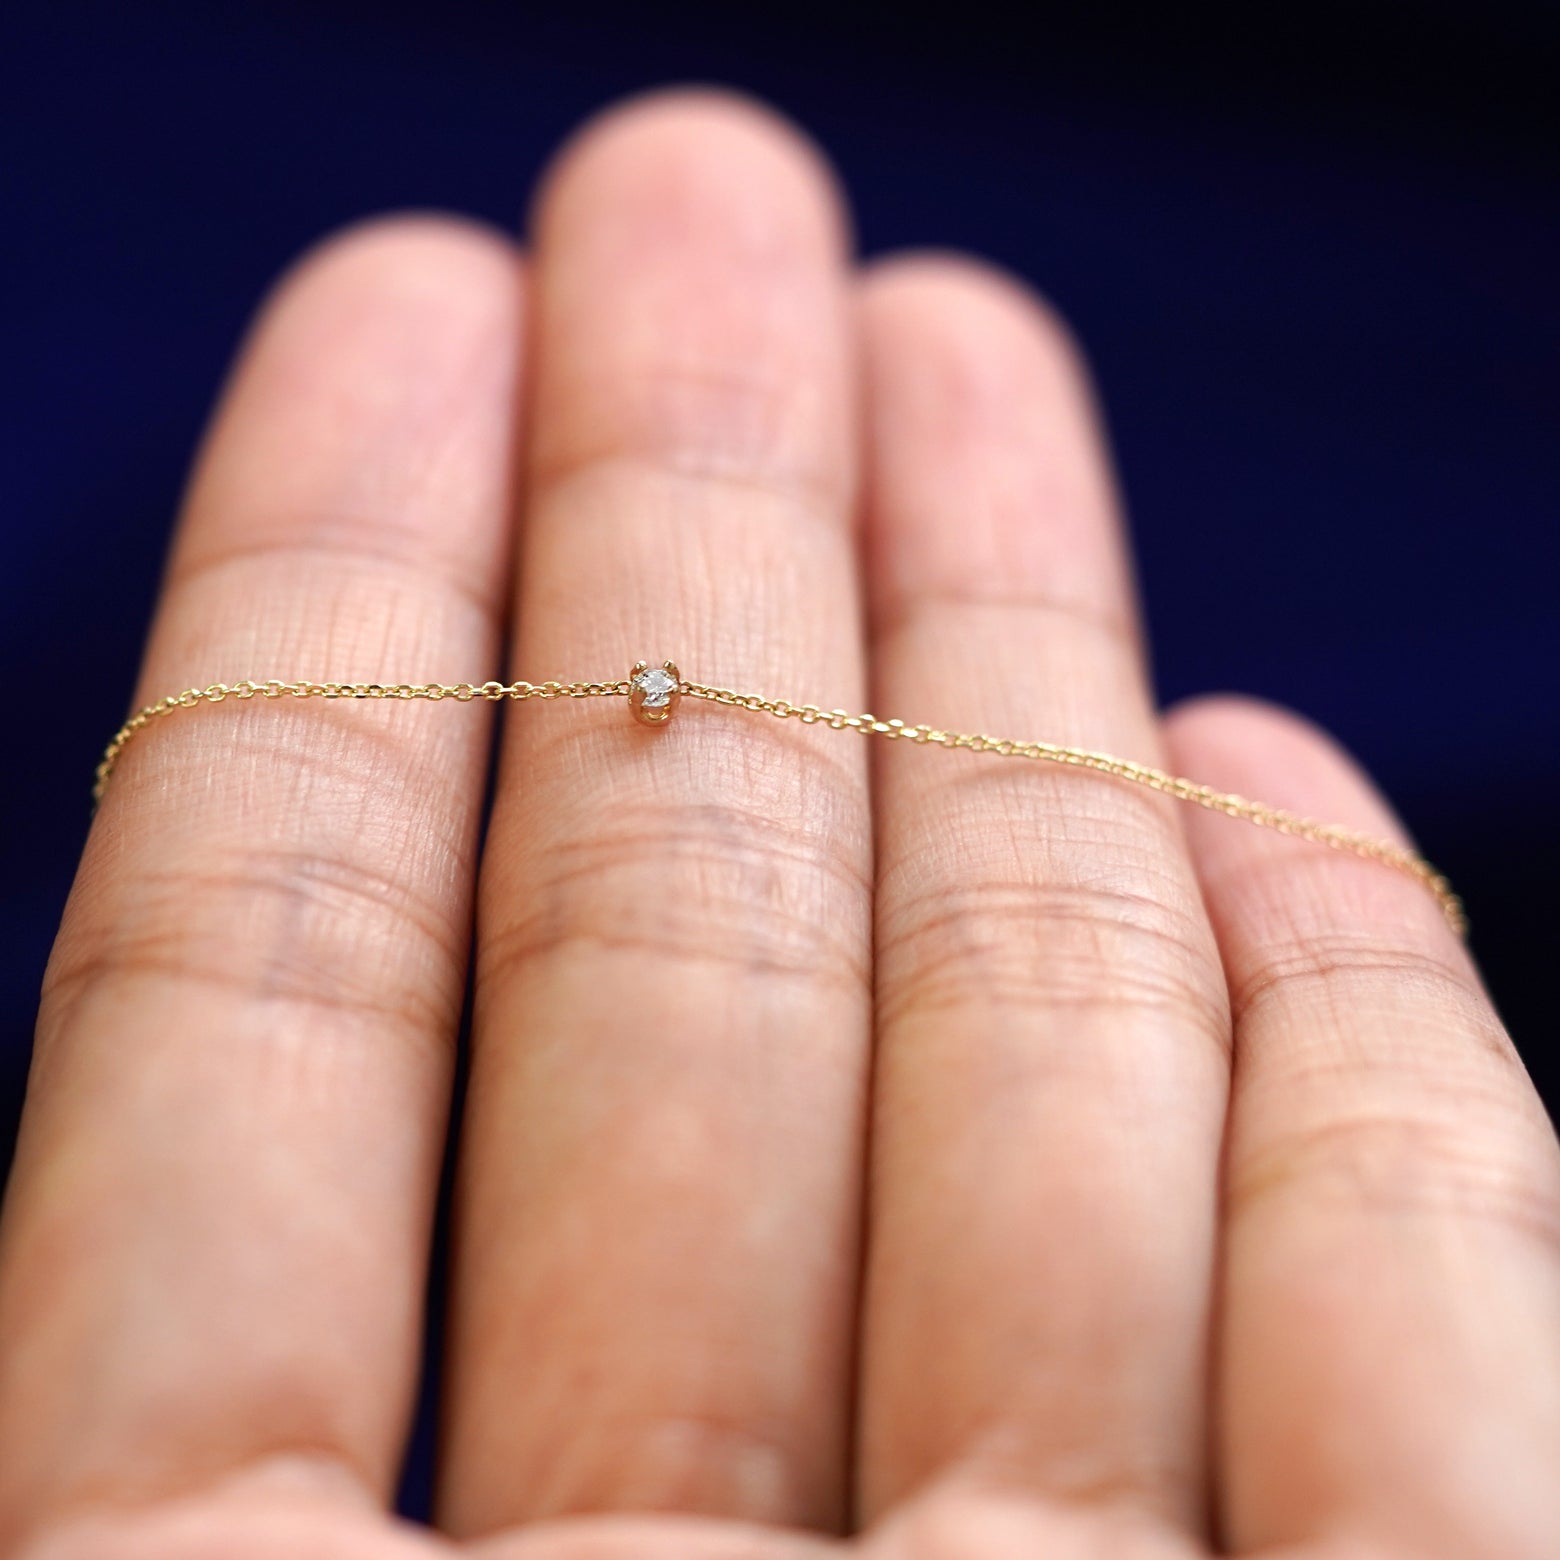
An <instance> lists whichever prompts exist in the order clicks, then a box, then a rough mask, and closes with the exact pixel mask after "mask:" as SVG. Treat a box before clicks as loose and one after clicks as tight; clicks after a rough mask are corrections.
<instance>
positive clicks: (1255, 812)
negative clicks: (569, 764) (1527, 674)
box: [92, 678, 1468, 936]
mask: <svg viewBox="0 0 1560 1560" xmlns="http://www.w3.org/2000/svg"><path fill="white" fill-rule="evenodd" d="M676 690H677V692H678V693H679V694H681V695H686V696H687V697H688V698H691V699H704V700H707V701H708V702H710V703H713V704H723V705H728V706H730V707H732V708H735V709H744V710H754V711H758V712H760V713H762V714H766V715H773V716H775V717H776V718H778V719H780V720H788V719H796V720H799V721H801V722H802V724H803V725H807V726H815V725H821V726H828V727H829V728H830V729H831V730H833V731H859V732H861V733H862V734H863V735H866V736H877V737H887V738H888V739H889V740H890V741H902V742H914V743H917V744H919V745H922V746H927V745H933V746H937V747H944V748H961V749H963V750H965V751H966V752H970V753H995V754H996V755H997V756H998V757H1000V758H1031V759H1038V760H1040V761H1041V762H1043V763H1049V764H1067V765H1070V766H1072V767H1074V768H1078V769H1092V770H1095V771H1097V772H1099V773H1100V774H1106V775H1114V776H1115V777H1116V778H1117V779H1120V780H1127V781H1130V782H1131V783H1132V784H1134V785H1141V786H1146V787H1148V789H1150V790H1153V791H1159V792H1161V793H1163V794H1164V795H1166V796H1172V797H1174V798H1175V799H1176V800H1177V801H1182V802H1191V803H1194V804H1195V805H1196V806H1198V807H1206V808H1209V809H1211V810H1212V811H1214V812H1220V813H1224V814H1226V815H1227V816H1228V817H1231V818H1241V819H1244V820H1245V821H1246V822H1247V823H1254V824H1256V825H1257V826H1258V827H1259V828H1264V829H1274V830H1277V832H1278V833H1280V834H1290V835H1294V836H1296V837H1297V838H1299V839H1304V840H1311V841H1313V842H1315V843H1316V844H1318V845H1326V846H1328V847H1329V848H1330V849H1333V850H1340V851H1347V852H1348V853H1349V854H1351V855H1355V856H1363V857H1364V858H1366V859H1367V860H1369V861H1376V862H1380V863H1381V864H1382V865H1383V866H1388V867H1392V868H1394V869H1395V870H1397V871H1399V872H1403V873H1406V874H1407V875H1408V876H1409V877H1411V878H1413V879H1415V880H1416V881H1417V882H1419V883H1421V884H1423V886H1424V887H1425V888H1427V889H1428V890H1429V891H1430V893H1431V894H1433V895H1434V896H1435V899H1436V901H1437V903H1439V905H1440V906H1441V909H1442V911H1443V912H1444V914H1445V916H1446V919H1447V921H1448V922H1449V923H1450V924H1451V926H1452V928H1453V929H1454V930H1455V931H1456V932H1457V933H1458V934H1459V935H1460V936H1466V934H1467V930H1468V918H1467V916H1466V914H1465V913H1464V911H1463V905H1462V901H1461V900H1460V899H1459V898H1458V897H1457V895H1456V894H1455V893H1454V892H1453V891H1452V886H1451V884H1450V883H1449V882H1448V881H1447V879H1446V878H1445V877H1444V876H1442V874H1441V873H1439V872H1437V871H1436V870H1435V868H1434V867H1433V866H1431V865H1430V863H1429V862H1428V861H1426V860H1425V859H1424V857H1422V856H1420V855H1419V854H1418V853H1417V852H1415V851H1412V850H1409V849H1407V848H1406V847H1405V846H1402V845H1394V844H1392V843H1391V842H1390V841H1388V840H1382V839H1377V838H1376V837H1375V836H1374V835H1370V834H1362V833H1359V832H1357V831H1356V830H1353V829H1346V828H1343V827H1342V826H1341V825H1339V824H1332V823H1320V822H1318V821H1317V820H1316V819H1314V818H1305V817H1301V816H1300V815H1299V814H1298V813H1292V812H1286V811H1285V810H1284V809H1283V808H1281V807H1268V806H1265V805H1264V804H1263V803H1261V802H1253V801H1248V800H1247V799H1246V798H1245V797H1243V796H1235V795H1233V794H1231V793H1229V792H1227V791H1216V790H1215V789H1214V788H1213V787H1212V786H1209V785H1199V784H1198V783H1197V782H1196V781H1195V780H1187V779H1184V778H1182V777H1181V776H1180V775H1172V774H1169V773H1167V772H1166V771H1165V770H1163V769H1155V768H1153V767H1152V766H1150V765H1148V764H1139V763H1136V762H1134V761H1133V760H1131V759H1127V758H1117V757H1116V756H1115V755H1114V754H1111V753H1096V752H1093V751H1091V750H1090V749H1088V748H1076V747H1062V746H1059V745H1057V744H1056V743H1052V742H1022V741H1017V740H1015V739H1013V738H1011V737H993V736H988V735H986V734H984V733H978V732H960V731H945V730H943V729H942V728H941V727H938V726H926V725H919V726H910V725H906V724H905V722H904V721H902V720H879V719H878V717H877V716H875V715H870V714H866V715H852V714H850V713H849V712H848V711H846V710H825V709H820V708H819V707H818V706H817V705H816V704H792V703H791V702H790V701H789V700H788V699H767V698H764V697H763V696H762V695H761V694H756V693H738V692H737V691H735V690H734V689H731V688H716V687H711V686H709V685H708V684H706V683H698V682H691V681H689V680H688V679H686V678H679V679H678V681H677V684H676ZM632 691H633V687H632V684H631V682H630V680H629V679H628V678H622V679H619V680H618V681H615V682H541V683H529V682H512V683H501V682H485V683H339V682H303V681H298V682H282V681H278V680H277V679H275V678H272V679H269V680H267V681H265V682H254V681H250V680H247V679H246V680H245V681H242V682H236V683H212V684H211V685H210V686H209V687H206V688H186V689H185V690H184V692H183V693H173V694H169V695H168V696H167V697H166V698H164V699H159V700H158V701H157V703H155V704H148V705H145V706H143V707H142V708H141V709H139V710H137V711H136V712H135V714H133V715H132V716H131V717H130V718H129V720H127V721H126V722H125V723H124V725H122V726H121V727H120V728H119V730H118V731H116V732H115V733H114V735H113V737H112V738H111V739H110V740H109V744H108V746H107V748H106V749H104V752H103V757H102V759H101V760H100V762H99V763H98V766H97V772H96V780H95V783H94V785H93V788H92V796H93V800H94V801H101V800H102V797H103V793H104V790H105V789H106V787H107V785H108V777H109V775H110V774H111V773H112V772H113V768H114V765H115V763H116V762H117V760H118V758H119V755H120V754H121V753H122V752H123V751H124V750H125V746H126V744H128V743H129V742H130V740H131V739H132V738H133V737H134V736H135V735H136V733H137V732H139V731H141V730H143V729H144V728H145V727H147V726H149V725H150V724H151V723H152V722H153V721H155V720H157V719H159V718H160V717H162V716H164V715H170V714H172V713H173V712H174V711H175V710H187V709H194V708H196V707H197V706H198V705H201V704H221V703H222V702H223V701H224V700H227V699H240V700H244V699H256V698H259V699H282V698H293V699H429V700H433V701H438V700H441V699H454V700H456V701H457V702H460V703H470V702H471V701H472V700H474V699H483V700H487V701H489V702H491V703H498V702H499V701H501V700H504V699H599V698H626V697H628V696H629V695H630V694H631V693H632Z"/></svg>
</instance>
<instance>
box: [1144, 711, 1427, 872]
mask: <svg viewBox="0 0 1560 1560" xmlns="http://www.w3.org/2000/svg"><path fill="white" fill-rule="evenodd" d="M1164 733H1165V743H1166V747H1167V749H1168V752H1169V755H1170V760H1171V763H1172V764H1173V766H1174V767H1175V768H1176V769H1177V770H1178V771H1179V772H1180V773H1182V774H1185V775H1187V776H1188V778H1190V779H1194V780H1197V781H1200V782H1202V783H1204V784H1208V785H1213V786H1216V787H1218V788H1219V789H1220V790H1228V791H1233V792H1235V793H1237V794H1239V795H1245V796H1252V797H1256V798H1260V799H1261V800H1262V801H1263V802H1268V803H1271V804H1272V805H1274V806H1276V807H1281V808H1283V809H1284V810H1286V811H1290V812H1296V813H1299V814H1301V815H1303V816H1308V817H1317V818H1320V819H1322V820H1323V821H1326V822H1335V823H1340V824H1343V825H1345V826H1346V827H1349V828H1354V829H1361V830H1364V831H1366V832H1369V833H1374V834H1379V835H1384V836H1386V837H1387V838H1390V839H1392V840H1395V841H1398V842H1400V843H1405V842H1406V841H1407V839H1408V834H1407V830H1406V829H1405V828H1404V826H1403V824H1402V822H1401V820H1400V819H1399V818H1398V816H1397V814H1396V813H1395V812H1394V811H1393V809H1392V807H1391V805H1390V804H1389V803H1388V801H1387V799H1386V797H1385V796H1384V795H1383V794H1382V791H1381V789H1380V788H1379V787H1378V786H1377V784H1376V783H1375V781H1374V780H1373V779H1372V778H1371V776H1370V774H1369V773H1368V771H1367V770H1366V769H1365V767H1364V765H1363V763H1362V762H1361V761H1360V760H1359V759H1358V758H1356V757H1355V756H1354V754H1352V753H1351V752H1350V751H1349V750H1348V749H1347V748H1346V747H1345V746H1344V745H1343V743H1342V742H1340V741H1339V739H1338V738H1337V737H1335V736H1334V735H1333V734H1332V733H1331V732H1329V731H1328V730H1327V729H1326V728H1325V727H1323V726H1321V725H1320V724H1318V723H1317V722H1316V721H1313V720H1311V719H1310V718H1308V717H1307V716H1305V715H1302V714H1301V713H1300V712H1299V711H1297V710H1293V709H1290V708H1289V707H1288V706H1286V705H1282V704H1278V703H1275V702H1272V701H1270V700H1266V699H1259V698H1255V697H1252V696H1250V695H1247V694H1236V693H1208V694H1199V695H1196V696H1194V697H1191V698H1187V699H1183V700H1181V701H1180V702H1178V703H1177V704H1175V705H1173V706H1172V707H1171V708H1170V709H1169V710H1167V711H1166V713H1165V716H1164Z"/></svg>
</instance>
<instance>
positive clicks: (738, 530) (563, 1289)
mask: <svg viewBox="0 0 1560 1560" xmlns="http://www.w3.org/2000/svg"><path fill="white" fill-rule="evenodd" d="M536 277H537V336H536V341H535V345H536V352H535V357H536V373H537V376H538V377H537V391H536V394H537V400H536V403H535V424H534V430H533V436H532V440H531V447H530V456H529V464H528V471H527V481H528V484H529V487H530V494H529V501H528V519H527V534H526V536H525V538H524V542H523V548H522V553H523V557H522V564H521V579H520V595H519V605H518V628H517V637H518V670H519V671H520V672H521V673H522V674H523V675H524V676H525V677H527V678H530V679H532V680H533V681H539V680H541V679H543V678H559V679H575V678H585V679H599V680H616V679H620V678H622V677H624V676H626V675H627V673H628V670H629V667H630V666H631V665H632V664H633V663H634V662H635V661H636V660H639V659H641V658H643V659H647V660H649V661H650V662H651V664H652V665H658V664H659V663H660V662H661V661H662V660H663V659H666V658H670V659H671V660H673V661H675V662H677V663H678V666H679V670H680V671H681V673H682V675H683V676H685V677H689V678H693V679H697V680H699V681H701V682H705V683H716V684H726V685H731V686H736V687H740V688H744V689H748V688H758V689H762V690H764V691H766V692H770V693H772V694H774V695H783V696H788V697H796V698H804V699H805V698H821V699H827V700H829V701H830V702H831V703H838V704H845V703H856V702H858V701H859V700H860V698H861V695H862V685H863V683H864V670H863V653H862V642H861V633H860V627H859V623H858V617H857V582H856V575H855V567H854V547H853V541H852V536H851V530H850V525H849V515H850V512H851V498H852V489H853V470H852V465H853V462H852V445H853V438H854V425H853V419H852V416H851V407H850V394H849V388H848V387H849V386H850V384H851V381H852V369H851V364H850V362H849V357H848V351H847V341H848V333H847V330H846V328H845V326H846V292H845V267H844V258H843V254H842V244H841V241H840V221H839V214H838V212H837V210H836V209H835V206H834V203H833V200H832V197H831V194H830V191H829V188H828V184H827V182H826V180H824V179H823V178H822V177H820V173H819V170H818V167H817V165H816V163H815V161H814V159H813V158H812V157H811V155H810V154H808V153H807V152H806V151H805V150H804V149H803V148H802V147H801V146H800V145H799V144H798V143H797V141H796V139H795V138H794V137H793V136H792V135H791V134H790V133H789V132H787V131H784V130H783V129H781V128H780V127H778V126H777V125H775V124H774V123H773V122H772V121H770V120H769V119H768V118H767V117H765V116H761V115H759V114H756V113H755V112H754V111H753V110H751V109H749V108H745V107H741V106H739V105H737V104H735V103H732V102H730V101H725V100H721V99H718V98H710V97H703V96H682V95H679V96H673V97H671V98H668V99H661V100H652V101H651V102H650V103H649V104H648V105H636V106H633V107H630V108H629V109H627V110H626V111H620V112H619V113H617V114H614V115H611V116H609V117H608V118H607V120H606V121H605V122H604V123H603V124H600V125H597V126H596V127H594V128H593V129H592V130H590V131H589V132H587V133H586V135H585V136H584V137H583V138H582V140H581V142H580V143H579V144H578V145H576V146H575V147H574V148H573V149H572V150H571V151H570V153H569V154H568V155H566V156H565V158H564V159H563V161H562V164H561V166H560V168H559V169H558V170H557V171H556V172H555V173H554V175H553V177H552V179H551V181H550V183H549V186H548V188H547V190H546V192H545V197H544V199H543V201H542V204H541V216H540V222H539V231H538V249H537V260H536ZM513 716H514V718H513V719H512V720H511V722H510V725H509V730H508V733H507V737H506V742H505V754H504V758H505V762H504V766H503V770H502V775H501V780H500V794H499V799H498V804H497V810H496V813H495V817H494V824H493V829H492V834H491V837H490V840H489V844H488V848H487V854H486V863H485V866H484V872H483V880H482V886H481V900H482V914H481V953H480V958H479V984H478V1003H477V1024H476V1031H475V1035H474V1042H473V1068H472V1076H471V1090H470V1100H469V1104H468V1108H467V1115H466V1125H465V1144H464V1150H463V1164H462V1171H461V1193H460V1195H461V1207H460V1214H459V1218H458V1226H457V1228H458V1241H459V1250H458V1255H457V1260H456V1272H455V1294H454V1317H455V1323H454V1332H453V1337H452V1348H453V1355H454V1360H453V1373H452V1375H453V1379H452V1383H451V1388H452V1390H451V1395H450V1401H451V1418H450V1434H449V1438H448V1448H447V1450H448V1453H449V1469H450V1472H449V1476H448V1479H447V1481H446V1518H447V1521H448V1523H449V1525H450V1526H451V1527H452V1528H453V1529H454V1530H455V1531H456V1532H459V1533H470V1532H474V1531H475V1532H480V1531H488V1530H491V1529H492V1528H494V1527H497V1526H501V1525H506V1524H509V1523H513V1522H516V1521H519V1520H522V1519H535V1518H540V1517H547V1516H557V1515H560V1514H564V1513H571V1512H586V1511H596V1512H601V1511H610V1510H622V1509H634V1508H638V1509H645V1508H666V1507H671V1508H676V1509H681V1510H685V1511H689V1512H698V1513H701V1514H706V1515H720V1516H728V1517H743V1518H750V1519H759V1520H773V1521H785V1522H794V1523H811V1524H814V1525H818V1526H823V1527H828V1526H832V1525H835V1524H837V1523H838V1521H839V1520H840V1514H841V1506H842V1501H843V1489H842V1485H843V1478H842V1468H843V1465H844V1461H845V1455H844V1447H845V1433H846V1425H847V1420H848V1401H847V1398H848V1392H847V1388H846V1381H847V1379H848V1375H849V1368H848V1362H849V1353H850V1338H851V1322H852V1311H853V1306H854V1298H855V1295H854V1291H855V1276H856V1262H857V1250H856V1248H857V1236H856V1224H857V1208H858V1203H859V1175H860V1171H859V1160H860V1155H861V1148H860V1142H861V1123H862V1117H863V1112H864V1103H863V1100H864V1090H865V1071H866V1058H867V1050H868V1038H869V1030H870V996H869V970H870V960H869V953H870V936H871V903H870V901H871V871H872V864H871V825H870V817H869V801H868V790H867V783H866V770H865V754H864V752H863V751H862V748H861V745H860V744H857V743H853V742H850V741H842V740H841V739H840V737H838V736H837V735H834V734H832V733H826V732H824V731H820V730H818V729H816V728H808V727H802V726H798V725H797V724H796V723H794V722H789V721H787V722H784V723H781V722H779V721H774V720H771V719H766V718H761V717H759V716H756V715H752V714H746V713H743V712H740V711H732V710H727V709H723V708H719V707H717V706H714V705H708V704H704V703H702V702H701V703H695V702H694V701H692V700H684V702H683V706H682V710H681V712H680V713H679V714H678V715H677V716H676V718H675V719H674V720H673V721H672V722H671V724H670V726H669V727H668V728H667V729H665V730H661V731H652V730H650V729H648V728H646V727H644V726H640V725H638V724H636V723H635V722H634V721H633V720H632V719H631V718H630V717H629V715H628V714H627V712H626V710H625V709H624V707H623V705H622V703H621V701H618V700H613V701H604V700H585V701H581V702H580V703H578V704H574V703H569V704H567V705H565V706H563V707H559V706H556V705H544V706H539V707H528V708H525V709H516V710H514V711H513Z"/></svg>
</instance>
